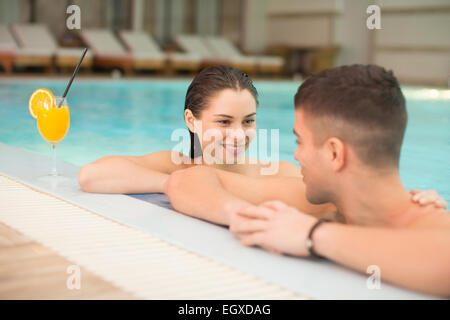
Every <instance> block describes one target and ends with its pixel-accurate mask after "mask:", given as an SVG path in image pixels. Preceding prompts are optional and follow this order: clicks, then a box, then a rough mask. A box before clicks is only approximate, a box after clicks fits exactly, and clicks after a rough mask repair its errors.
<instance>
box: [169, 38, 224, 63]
mask: <svg viewBox="0 0 450 320" xmlns="http://www.w3.org/2000/svg"><path fill="white" fill-rule="evenodd" d="M175 42H176V44H177V45H178V46H179V47H180V48H181V49H182V50H183V51H184V52H185V53H188V54H191V55H194V56H197V57H199V58H200V60H201V67H202V68H204V67H207V66H211V65H232V61H231V60H230V59H229V58H227V57H218V56H217V55H216V53H215V52H214V51H212V50H211V48H209V47H208V45H207V44H206V43H205V42H204V41H203V39H202V38H201V37H200V36H193V35H178V36H176V37H175Z"/></svg>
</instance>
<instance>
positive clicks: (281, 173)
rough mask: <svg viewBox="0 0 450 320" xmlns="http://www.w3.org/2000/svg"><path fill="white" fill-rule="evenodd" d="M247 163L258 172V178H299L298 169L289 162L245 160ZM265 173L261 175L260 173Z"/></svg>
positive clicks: (299, 172)
mask: <svg viewBox="0 0 450 320" xmlns="http://www.w3.org/2000/svg"><path fill="white" fill-rule="evenodd" d="M247 161H248V163H250V164H252V166H253V168H254V169H256V170H258V172H259V174H258V175H260V176H264V177H298V178H301V176H302V175H301V171H300V168H299V167H298V166H297V165H295V164H294V163H292V162H290V161H284V160H282V161H262V160H258V159H254V158H250V157H248V158H247ZM263 171H265V173H264V174H263V173H262V172H263Z"/></svg>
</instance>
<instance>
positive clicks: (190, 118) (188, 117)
mask: <svg viewBox="0 0 450 320" xmlns="http://www.w3.org/2000/svg"><path fill="white" fill-rule="evenodd" d="M184 120H185V121H186V125H187V126H188V128H189V131H191V132H195V130H194V121H195V117H194V115H193V114H192V111H191V110H190V109H185V110H184Z"/></svg>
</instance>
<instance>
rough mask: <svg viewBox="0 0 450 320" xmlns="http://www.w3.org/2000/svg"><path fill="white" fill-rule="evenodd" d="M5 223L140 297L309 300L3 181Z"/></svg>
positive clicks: (0, 199)
mask: <svg viewBox="0 0 450 320" xmlns="http://www.w3.org/2000/svg"><path fill="white" fill-rule="evenodd" d="M0 221H1V222H3V223H5V224H6V225H8V226H10V227H11V228H13V229H15V230H18V231H19V232H21V233H23V234H24V235H26V236H27V237H29V238H30V239H32V240H33V241H36V242H38V243H41V244H42V245H44V246H46V247H48V248H50V249H52V250H54V251H55V252H57V253H58V254H60V255H61V256H62V257H64V258H66V259H67V260H69V261H71V262H73V263H74V264H77V265H79V266H80V267H82V268H84V269H86V270H88V271H89V272H91V273H93V274H95V275H97V276H98V277H100V278H102V279H104V280H105V281H107V282H109V283H111V284H112V285H114V286H116V287H118V288H121V289H123V290H124V291H126V292H129V293H130V294H132V295H134V296H136V297H138V298H144V299H304V298H305V297H303V296H301V295H299V294H297V293H295V292H293V291H290V290H287V289H284V288H281V287H279V286H277V285H275V284H272V283H269V282H267V281H264V280H262V279H260V278H258V277H256V276H254V275H251V274H248V273H245V272H243V271H239V270H237V269H234V268H232V267H229V266H226V265H223V264H220V263H217V262H215V261H213V260H211V259H209V258H206V257H203V256H201V255H199V254H196V253H194V252H191V251H189V250H186V249H184V248H180V247H178V246H176V245H174V244H171V243H169V242H166V241H164V240H162V239H160V238H158V237H156V236H154V235H152V234H150V233H148V232H143V231H140V230H136V229H133V228H130V227H128V226H125V225H122V224H120V223H118V222H115V221H112V220H109V219H107V218H104V217H103V216H100V215H97V214H96V213H94V212H91V211H88V210H86V209H84V208H81V207H78V206H76V205H73V204H71V203H68V202H66V201H64V200H61V199H59V198H57V197H55V196H53V195H49V194H46V193H44V192H42V191H38V190H34V189H32V188H30V187H28V186H26V185H24V184H22V183H20V182H17V181H15V180H13V179H11V178H8V177H5V176H3V175H0ZM0 264H1V261H0ZM81 283H83V280H81Z"/></svg>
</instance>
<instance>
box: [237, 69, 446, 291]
mask: <svg viewBox="0 0 450 320" xmlns="http://www.w3.org/2000/svg"><path fill="white" fill-rule="evenodd" d="M295 107H296V111H295V114H296V118H295V125H294V132H295V135H296V137H297V143H298V147H297V149H296V151H295V159H296V160H297V161H298V162H299V163H300V165H301V167H302V175H303V178H302V179H303V181H304V183H305V186H306V197H307V199H308V200H309V201H310V202H311V203H314V204H321V203H327V202H332V203H333V204H334V205H336V207H337V209H338V211H339V212H340V213H341V214H342V215H343V217H344V219H345V221H346V223H347V224H342V223H336V222H329V221H324V220H322V219H319V220H318V219H317V218H315V217H312V216H311V215H306V214H304V213H302V212H300V211H298V210H296V209H295V208H292V207H290V206H288V205H286V204H284V203H282V202H280V201H270V202H265V203H263V204H261V205H259V206H253V205H248V204H247V205H246V204H244V203H242V201H241V202H240V203H238V204H236V202H235V206H234V207H233V206H230V207H229V212H230V230H231V231H232V232H234V233H235V234H236V236H237V237H238V238H239V239H240V241H241V243H242V244H244V245H247V246H255V245H256V246H260V247H262V248H265V249H267V250H270V251H273V252H278V253H283V254H289V255H294V256H311V255H312V256H321V257H324V258H327V259H330V260H332V261H335V262H337V263H340V264H343V265H346V266H348V267H350V268H352V269H356V270H359V271H361V272H366V270H367V268H368V267H369V266H371V265H375V266H377V267H378V268H379V269H380V271H381V278H382V280H385V281H387V282H391V283H394V284H397V285H400V286H403V287H407V288H410V289H413V290H418V291H422V292H426V293H431V294H437V295H442V296H447V297H448V296H450V215H449V214H448V213H447V212H445V210H444V209H442V208H437V207H435V206H425V207H421V206H417V205H415V204H414V203H413V202H412V201H411V196H410V194H409V193H408V191H407V190H406V189H405V187H404V186H403V184H402V182H401V180H400V176H399V171H398V164H399V157H400V148H401V144H402V140H403V135H404V131H405V127H406V123H407V115H406V109H405V100H404V97H403V94H402V92H401V90H400V87H399V85H398V82H397V80H396V78H395V77H394V76H393V74H392V72H387V71H385V70H384V69H383V68H381V67H377V66H373V65H369V66H363V65H353V66H344V67H339V68H334V69H330V70H326V71H323V72H320V73H318V74H317V75H314V76H312V77H310V78H309V79H308V80H306V81H305V82H304V83H303V84H302V85H301V86H300V88H299V90H298V92H297V94H296V96H295Z"/></svg>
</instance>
